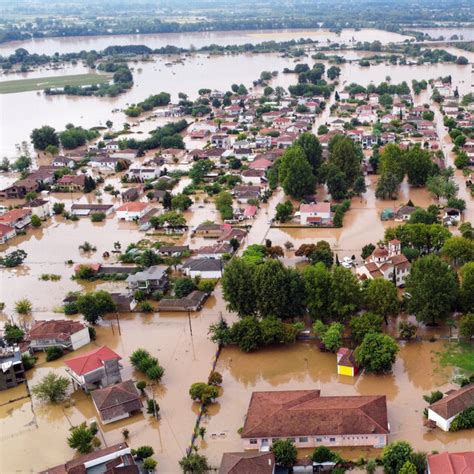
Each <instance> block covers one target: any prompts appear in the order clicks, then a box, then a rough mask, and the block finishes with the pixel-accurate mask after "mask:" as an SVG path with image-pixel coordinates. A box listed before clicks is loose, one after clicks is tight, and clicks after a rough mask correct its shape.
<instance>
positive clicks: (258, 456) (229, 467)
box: [219, 452, 275, 474]
mask: <svg viewBox="0 0 474 474" xmlns="http://www.w3.org/2000/svg"><path fill="white" fill-rule="evenodd" d="M274 467H275V455H274V454H273V453H258V452H244V453H224V454H223V456H222V461H221V466H220V468H219V474H272V473H273V472H274Z"/></svg>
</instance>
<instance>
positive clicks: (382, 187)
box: [375, 171, 400, 199]
mask: <svg viewBox="0 0 474 474" xmlns="http://www.w3.org/2000/svg"><path fill="white" fill-rule="evenodd" d="M399 184H400V183H399V181H398V179H397V177H396V175H395V174H394V173H392V172H390V171H387V172H386V173H382V175H381V176H380V178H379V180H378V181H377V187H376V189H375V196H376V197H377V198H378V199H396V196H397V193H398V185H399Z"/></svg>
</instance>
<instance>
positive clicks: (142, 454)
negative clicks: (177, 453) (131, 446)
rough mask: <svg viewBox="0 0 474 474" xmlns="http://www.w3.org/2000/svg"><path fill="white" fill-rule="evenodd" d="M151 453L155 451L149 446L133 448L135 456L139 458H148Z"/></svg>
mask: <svg viewBox="0 0 474 474" xmlns="http://www.w3.org/2000/svg"><path fill="white" fill-rule="evenodd" d="M153 454H155V451H154V449H153V448H152V447H151V446H140V447H139V448H137V449H136V450H135V456H136V457H137V458H138V459H140V460H143V459H146V458H150V457H151V456H153Z"/></svg>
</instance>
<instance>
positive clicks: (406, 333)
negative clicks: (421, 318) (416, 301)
mask: <svg viewBox="0 0 474 474" xmlns="http://www.w3.org/2000/svg"><path fill="white" fill-rule="evenodd" d="M398 330H399V331H400V337H401V338H402V339H405V340H406V341H408V340H410V339H411V338H413V337H414V336H415V334H416V330H417V327H416V325H415V324H413V323H410V322H408V321H401V322H400V324H399V325H398Z"/></svg>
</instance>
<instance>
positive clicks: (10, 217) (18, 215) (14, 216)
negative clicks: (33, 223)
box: [0, 209, 31, 224]
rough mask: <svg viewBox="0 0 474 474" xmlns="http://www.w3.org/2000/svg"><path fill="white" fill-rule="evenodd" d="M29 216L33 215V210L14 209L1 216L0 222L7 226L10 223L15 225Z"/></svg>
mask: <svg viewBox="0 0 474 474" xmlns="http://www.w3.org/2000/svg"><path fill="white" fill-rule="evenodd" d="M29 215H31V209H12V210H11V211H8V212H5V214H3V215H2V216H0V222H2V223H5V224H9V223H10V222H13V223H14V222H15V221H17V220H19V219H23V218H25V217H26V216H29Z"/></svg>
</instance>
